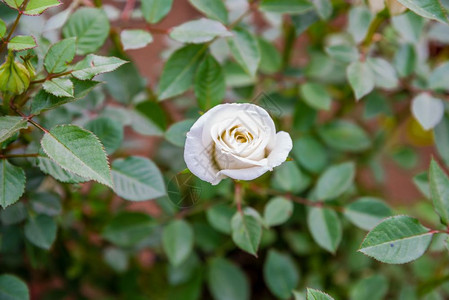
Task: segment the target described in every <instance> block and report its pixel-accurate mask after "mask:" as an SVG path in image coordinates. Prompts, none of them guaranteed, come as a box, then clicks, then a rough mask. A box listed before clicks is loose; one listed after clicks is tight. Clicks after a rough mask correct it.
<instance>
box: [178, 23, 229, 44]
mask: <svg viewBox="0 0 449 300" xmlns="http://www.w3.org/2000/svg"><path fill="white" fill-rule="evenodd" d="M226 36H231V33H230V32H229V31H228V30H227V29H226V27H225V26H224V25H223V24H221V23H220V22H217V21H214V20H210V19H206V18H202V19H199V20H196V21H190V22H187V23H184V24H182V25H179V26H177V27H174V28H173V30H172V31H171V32H170V37H171V38H172V39H174V40H177V41H178V42H182V43H193V44H201V43H205V42H209V41H212V40H213V39H214V38H217V37H226Z"/></svg>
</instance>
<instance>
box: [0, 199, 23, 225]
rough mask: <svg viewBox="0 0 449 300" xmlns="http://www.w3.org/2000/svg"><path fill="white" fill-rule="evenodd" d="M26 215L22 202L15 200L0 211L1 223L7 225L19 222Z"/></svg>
mask: <svg viewBox="0 0 449 300" xmlns="http://www.w3.org/2000/svg"><path fill="white" fill-rule="evenodd" d="M27 217H28V210H27V208H26V207H25V204H23V202H16V203H15V204H13V205H10V206H8V207H7V208H5V209H2V210H1V211H0V220H1V224H3V225H6V226H9V225H14V224H19V223H20V222H22V221H23V220H25V219H26V218H27Z"/></svg>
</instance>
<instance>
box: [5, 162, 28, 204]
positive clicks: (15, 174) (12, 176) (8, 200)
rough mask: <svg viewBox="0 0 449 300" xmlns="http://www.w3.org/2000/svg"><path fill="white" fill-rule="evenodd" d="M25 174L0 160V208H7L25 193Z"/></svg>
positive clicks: (20, 169)
mask: <svg viewBox="0 0 449 300" xmlns="http://www.w3.org/2000/svg"><path fill="white" fill-rule="evenodd" d="M25 181H26V178H25V172H24V171H23V169H22V168H19V167H16V166H14V165H12V164H10V163H9V162H8V160H6V159H1V160H0V206H1V207H3V208H6V207H7V206H9V205H11V204H13V203H15V202H17V201H18V200H19V198H20V196H22V194H23V192H24V191H25Z"/></svg>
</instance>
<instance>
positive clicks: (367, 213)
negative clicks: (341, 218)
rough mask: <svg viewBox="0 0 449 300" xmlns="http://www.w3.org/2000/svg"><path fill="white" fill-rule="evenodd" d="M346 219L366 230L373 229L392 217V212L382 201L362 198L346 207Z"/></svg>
mask: <svg viewBox="0 0 449 300" xmlns="http://www.w3.org/2000/svg"><path fill="white" fill-rule="evenodd" d="M344 214H345V217H346V218H347V219H348V220H349V221H351V222H352V223H353V224H354V225H356V226H357V227H360V228H362V229H364V230H371V229H373V228H374V227H375V226H376V225H377V224H378V223H380V221H381V220H382V219H384V218H386V217H389V216H391V214H392V211H391V209H390V208H389V207H388V205H386V204H385V203H384V202H383V201H382V200H380V199H377V198H374V197H361V198H359V199H357V200H356V201H354V202H352V203H351V204H349V205H348V206H346V208H345V211H344Z"/></svg>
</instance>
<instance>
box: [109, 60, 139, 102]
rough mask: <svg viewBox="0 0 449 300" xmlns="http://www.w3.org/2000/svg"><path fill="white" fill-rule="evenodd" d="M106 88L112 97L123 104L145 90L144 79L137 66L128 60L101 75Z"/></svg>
mask: <svg viewBox="0 0 449 300" xmlns="http://www.w3.org/2000/svg"><path fill="white" fill-rule="evenodd" d="M103 79H104V81H106V89H107V91H108V93H109V95H111V97H112V98H114V99H115V100H117V101H118V102H120V103H123V104H130V103H131V102H132V101H133V99H134V98H135V97H136V96H137V95H139V94H140V93H141V92H143V91H144V90H145V87H146V80H145V78H143V77H142V76H141V75H140V73H139V70H138V69H137V66H136V65H135V64H134V63H132V62H130V63H127V64H125V65H123V66H121V67H120V68H118V69H117V70H115V71H114V72H110V73H106V74H104V75H103Z"/></svg>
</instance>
